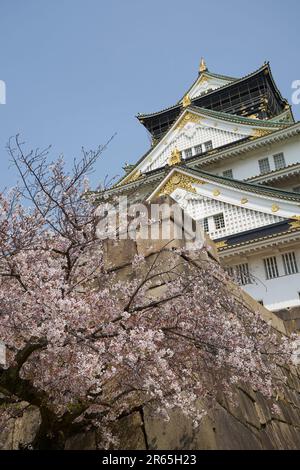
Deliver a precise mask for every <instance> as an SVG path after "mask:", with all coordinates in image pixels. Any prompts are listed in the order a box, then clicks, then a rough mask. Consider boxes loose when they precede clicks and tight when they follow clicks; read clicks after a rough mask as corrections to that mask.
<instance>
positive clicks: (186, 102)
mask: <svg viewBox="0 0 300 470" xmlns="http://www.w3.org/2000/svg"><path fill="white" fill-rule="evenodd" d="M190 104H191V98H190V97H189V95H185V97H184V98H183V100H182V106H183V107H184V108H186V107H187V106H189V105H190Z"/></svg>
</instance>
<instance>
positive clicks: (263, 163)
mask: <svg viewBox="0 0 300 470" xmlns="http://www.w3.org/2000/svg"><path fill="white" fill-rule="evenodd" d="M258 164H259V170H260V174H261V175H263V174H264V173H269V171H270V163H269V159H268V158H262V159H261V160H258Z"/></svg>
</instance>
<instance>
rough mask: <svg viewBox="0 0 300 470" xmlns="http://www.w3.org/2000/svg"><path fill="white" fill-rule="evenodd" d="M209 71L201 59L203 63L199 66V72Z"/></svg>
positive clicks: (202, 59)
mask: <svg viewBox="0 0 300 470" xmlns="http://www.w3.org/2000/svg"><path fill="white" fill-rule="evenodd" d="M205 70H207V67H206V63H205V60H204V58H203V57H201V62H200V66H199V72H205Z"/></svg>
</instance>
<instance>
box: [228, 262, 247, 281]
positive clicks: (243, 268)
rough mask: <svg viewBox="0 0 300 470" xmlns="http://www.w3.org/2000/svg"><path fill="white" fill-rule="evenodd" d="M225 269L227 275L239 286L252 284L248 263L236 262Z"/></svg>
mask: <svg viewBox="0 0 300 470" xmlns="http://www.w3.org/2000/svg"><path fill="white" fill-rule="evenodd" d="M226 270H227V272H228V274H229V276H230V277H231V278H232V279H233V280H234V281H235V282H237V283H238V284H240V285H241V286H245V285H247V284H252V282H251V275H250V271H249V265H248V263H242V264H237V265H236V266H228V267H227V268H226Z"/></svg>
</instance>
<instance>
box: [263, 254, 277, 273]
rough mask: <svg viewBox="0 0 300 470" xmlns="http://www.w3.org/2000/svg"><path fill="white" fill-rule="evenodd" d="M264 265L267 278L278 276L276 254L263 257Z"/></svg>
mask: <svg viewBox="0 0 300 470" xmlns="http://www.w3.org/2000/svg"><path fill="white" fill-rule="evenodd" d="M264 265H265V272H266V278H267V279H274V278H275V277H279V272H278V266H277V259H276V256H270V258H265V259H264Z"/></svg>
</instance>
